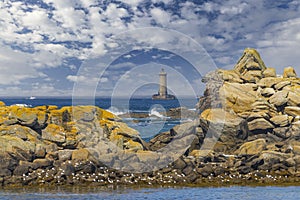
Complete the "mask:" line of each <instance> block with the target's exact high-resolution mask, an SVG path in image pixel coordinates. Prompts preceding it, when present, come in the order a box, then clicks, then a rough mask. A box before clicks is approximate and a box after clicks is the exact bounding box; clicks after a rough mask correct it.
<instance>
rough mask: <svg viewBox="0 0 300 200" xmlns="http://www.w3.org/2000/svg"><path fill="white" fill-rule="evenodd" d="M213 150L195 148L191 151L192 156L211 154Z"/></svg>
mask: <svg viewBox="0 0 300 200" xmlns="http://www.w3.org/2000/svg"><path fill="white" fill-rule="evenodd" d="M211 152H212V150H211V149H209V150H197V149H195V150H193V151H192V152H191V153H190V156H193V157H205V156H207V155H209V154H210V153H211Z"/></svg>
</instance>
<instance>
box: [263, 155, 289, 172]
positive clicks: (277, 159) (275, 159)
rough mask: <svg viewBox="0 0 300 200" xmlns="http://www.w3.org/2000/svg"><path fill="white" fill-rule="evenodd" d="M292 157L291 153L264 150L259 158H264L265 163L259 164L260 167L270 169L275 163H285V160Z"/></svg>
mask: <svg viewBox="0 0 300 200" xmlns="http://www.w3.org/2000/svg"><path fill="white" fill-rule="evenodd" d="M291 157H292V155H291V154H285V153H280V152H276V151H263V152H262V153H261V155H260V156H259V159H262V160H263V161H264V164H263V165H261V166H259V169H263V170H265V169H268V170H270V169H272V167H273V166H274V165H275V164H278V163H283V162H284V161H285V160H287V159H288V158H291Z"/></svg>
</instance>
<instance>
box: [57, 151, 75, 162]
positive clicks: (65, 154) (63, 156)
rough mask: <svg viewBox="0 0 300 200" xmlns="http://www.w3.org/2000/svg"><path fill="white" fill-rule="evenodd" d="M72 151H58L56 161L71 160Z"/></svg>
mask: <svg viewBox="0 0 300 200" xmlns="http://www.w3.org/2000/svg"><path fill="white" fill-rule="evenodd" d="M72 153H73V150H69V149H64V150H59V151H58V159H59V160H61V161H66V160H71V157H72Z"/></svg>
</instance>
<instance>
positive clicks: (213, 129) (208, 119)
mask: <svg viewBox="0 0 300 200" xmlns="http://www.w3.org/2000/svg"><path fill="white" fill-rule="evenodd" d="M200 125H201V127H202V128H203V129H204V130H205V132H207V133H206V134H209V135H212V136H214V137H216V138H219V140H220V141H222V142H224V143H236V142H242V141H243V140H245V139H246V138H247V137H248V125H247V121H246V120H244V119H243V118H240V117H238V116H237V115H235V114H232V113H230V112H227V111H225V110H223V109H207V110H205V111H204V112H202V113H201V115H200Z"/></svg>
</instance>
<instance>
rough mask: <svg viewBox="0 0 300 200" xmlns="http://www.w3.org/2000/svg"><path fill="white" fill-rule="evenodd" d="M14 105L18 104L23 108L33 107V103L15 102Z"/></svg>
mask: <svg viewBox="0 0 300 200" xmlns="http://www.w3.org/2000/svg"><path fill="white" fill-rule="evenodd" d="M12 106H18V107H23V108H31V107H32V105H30V104H25V103H16V104H13V105H12Z"/></svg>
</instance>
